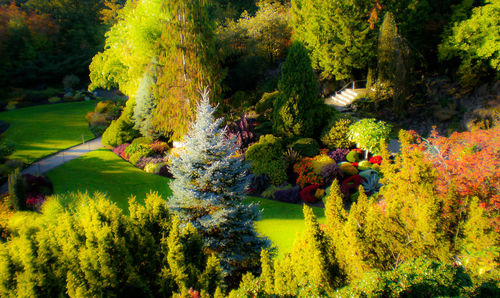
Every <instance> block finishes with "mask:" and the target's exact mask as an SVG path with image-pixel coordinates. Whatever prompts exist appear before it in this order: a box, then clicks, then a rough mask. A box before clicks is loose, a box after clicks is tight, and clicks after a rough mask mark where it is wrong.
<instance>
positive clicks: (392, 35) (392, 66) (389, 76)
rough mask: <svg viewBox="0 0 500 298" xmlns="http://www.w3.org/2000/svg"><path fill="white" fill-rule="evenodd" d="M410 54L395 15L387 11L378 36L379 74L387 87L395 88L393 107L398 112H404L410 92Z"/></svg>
mask: <svg viewBox="0 0 500 298" xmlns="http://www.w3.org/2000/svg"><path fill="white" fill-rule="evenodd" d="M409 56H410V52H409V47H408V45H407V43H406V41H405V40H404V39H403V37H402V36H401V35H400V34H399V33H398V28H397V27H396V21H395V20H394V16H393V15H392V13H391V12H387V13H386V14H385V16H384V22H383V23H382V26H381V27H380V33H379V37H378V53H377V57H378V76H379V82H380V83H382V85H383V86H384V87H385V88H391V89H392V90H393V109H394V111H395V112H397V113H401V112H403V107H404V100H405V99H406V97H407V96H408V92H409V84H410V64H409V63H410V57H409Z"/></svg>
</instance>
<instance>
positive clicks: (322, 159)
mask: <svg viewBox="0 0 500 298" xmlns="http://www.w3.org/2000/svg"><path fill="white" fill-rule="evenodd" d="M311 162H312V166H313V172H314V173H315V174H320V173H321V169H323V167H324V166H326V165H329V164H332V163H335V160H333V159H331V158H330V157H329V156H328V155H326V154H321V155H317V156H315V157H313V158H312V159H311Z"/></svg>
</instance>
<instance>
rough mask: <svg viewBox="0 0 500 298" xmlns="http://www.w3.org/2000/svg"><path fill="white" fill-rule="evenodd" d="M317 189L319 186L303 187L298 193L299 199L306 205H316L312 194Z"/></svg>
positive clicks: (315, 199)
mask: <svg viewBox="0 0 500 298" xmlns="http://www.w3.org/2000/svg"><path fill="white" fill-rule="evenodd" d="M319 187H320V185H319V184H312V185H308V186H306V187H304V189H302V190H301V191H300V198H301V199H302V200H304V202H307V203H316V202H317V201H318V199H317V198H316V196H315V195H314V194H315V193H316V190H318V188H319Z"/></svg>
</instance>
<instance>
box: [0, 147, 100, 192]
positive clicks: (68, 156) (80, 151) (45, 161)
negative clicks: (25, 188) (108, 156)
mask: <svg viewBox="0 0 500 298" xmlns="http://www.w3.org/2000/svg"><path fill="white" fill-rule="evenodd" d="M102 147H103V146H102V142H101V137H99V138H97V139H94V140H92V141H88V142H86V143H83V144H80V145H76V146H74V147H71V148H68V149H66V150H63V151H59V152H57V153H56V154H53V155H50V156H48V157H45V158H42V159H40V160H39V161H37V162H34V163H33V164H31V165H30V166H29V167H27V168H26V169H24V170H23V171H22V174H33V175H39V174H44V173H47V172H48V171H50V170H52V169H53V168H57V167H58V166H60V165H62V164H64V163H67V162H68V161H70V160H73V159H75V158H78V157H80V156H82V155H84V154H86V153H88V152H90V151H94V150H97V149H100V148H102ZM8 190H9V186H8V183H4V184H3V185H2V186H1V187H0V194H2V193H6V192H7V191H8Z"/></svg>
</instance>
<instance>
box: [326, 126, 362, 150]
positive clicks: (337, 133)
mask: <svg viewBox="0 0 500 298" xmlns="http://www.w3.org/2000/svg"><path fill="white" fill-rule="evenodd" d="M351 124H352V120H351V119H349V118H340V119H337V120H335V121H333V122H332V123H331V124H330V125H328V126H327V127H326V129H325V130H324V131H323V134H322V135H321V142H322V143H323V144H324V145H325V146H327V147H328V148H330V149H335V148H345V149H349V148H352V147H353V146H355V144H354V143H353V142H352V141H350V140H349V138H348V136H347V133H348V132H349V126H350V125H351Z"/></svg>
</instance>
